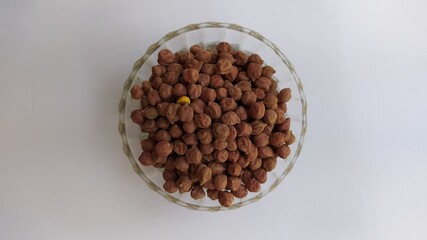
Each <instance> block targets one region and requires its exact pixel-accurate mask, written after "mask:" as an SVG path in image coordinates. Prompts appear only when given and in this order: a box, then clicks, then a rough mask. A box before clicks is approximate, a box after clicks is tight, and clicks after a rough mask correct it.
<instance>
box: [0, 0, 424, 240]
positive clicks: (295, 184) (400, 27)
mask: <svg viewBox="0 0 427 240" xmlns="http://www.w3.org/2000/svg"><path fill="white" fill-rule="evenodd" d="M209 20H211V21H223V22H232V23H238V24H241V25H243V26H245V27H248V28H251V29H254V30H256V31H259V32H261V33H262V34H263V35H264V36H265V37H267V38H268V39H270V40H271V41H272V42H274V43H276V44H277V45H278V46H279V47H280V48H281V49H282V51H283V52H284V53H285V54H286V55H287V56H288V58H289V59H290V60H291V61H292V62H293V64H294V65H295V67H296V70H297V72H298V73H299V75H300V77H301V79H302V81H303V83H304V87H305V91H306V95H307V101H308V104H309V112H308V131H307V135H306V143H305V146H304V148H303V151H302V155H301V157H300V158H299V160H298V162H297V164H296V166H295V168H294V170H293V171H292V172H291V174H290V175H289V176H288V177H287V178H286V179H285V181H284V182H283V183H282V184H281V185H280V186H279V187H278V188H277V189H276V190H275V191H273V192H272V193H271V194H269V195H267V196H266V197H265V198H263V199H262V200H261V201H260V202H257V203H255V204H252V205H249V206H246V207H244V208H241V209H238V210H236V211H227V212H219V213H208V212H196V211H190V210H188V209H185V208H182V207H180V206H176V205H173V204H171V203H169V202H167V201H166V200H164V199H163V198H162V197H161V196H160V195H158V194H157V193H155V192H153V191H151V190H150V189H149V188H148V187H147V186H146V185H145V184H144V183H143V181H142V179H140V178H139V176H137V175H136V174H135V173H134V172H133V170H132V167H131V165H130V163H129V161H128V160H127V159H126V157H125V155H124V154H123V152H122V147H121V140H120V137H119V134H118V131H117V123H118V112H117V105H118V102H119V98H120V95H121V92H122V84H123V82H124V80H125V79H126V78H127V77H128V75H129V73H130V70H131V67H132V65H133V63H134V61H136V60H137V59H138V58H139V57H141V56H142V55H143V53H144V52H145V50H146V49H147V47H148V46H149V45H150V44H151V43H153V42H155V41H157V40H158V39H160V38H161V37H162V36H163V35H164V34H166V33H168V32H169V31H172V30H175V29H177V28H180V27H183V26H185V25H187V24H189V23H197V22H204V21H209ZM426 95H427V2H426V1H424V0H419V1H415V0H413V1H403V0H401V1H395V0H377V1H371V0H361V1H353V0H344V1H342V0H325V1H317V0H285V1H209V2H208V1H183V0H181V1H170V2H166V1H141V0H134V1H101V0H99V1H71V0H64V1H43V0H39V1H26V2H25V1H14V0H1V1H0V239H2V240H3V239H4V240H15V239H16V240H18V239H37V240H38V239H193V238H194V239H307V240H312V239H318V240H319V239H338V240H341V239H357V240H360V239H417V240H418V239H427V157H426V156H427V140H426V138H427V107H426V103H427V97H426Z"/></svg>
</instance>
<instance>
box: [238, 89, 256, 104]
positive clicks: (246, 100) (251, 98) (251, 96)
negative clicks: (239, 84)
mask: <svg viewBox="0 0 427 240" xmlns="http://www.w3.org/2000/svg"><path fill="white" fill-rule="evenodd" d="M256 100H257V96H256V95H255V93H254V92H252V91H248V92H245V93H243V95H242V103H243V104H244V105H246V106H250V105H252V104H254V103H256Z"/></svg>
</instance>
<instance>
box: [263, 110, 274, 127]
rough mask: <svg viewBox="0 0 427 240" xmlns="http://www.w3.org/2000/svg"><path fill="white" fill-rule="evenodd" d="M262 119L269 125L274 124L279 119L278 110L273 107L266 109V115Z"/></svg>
mask: <svg viewBox="0 0 427 240" xmlns="http://www.w3.org/2000/svg"><path fill="white" fill-rule="evenodd" d="M262 120H263V121H264V122H265V123H267V124H269V125H274V124H275V123H276V120H277V113H276V111H275V110H273V109H267V110H265V113H264V117H263V118H262Z"/></svg>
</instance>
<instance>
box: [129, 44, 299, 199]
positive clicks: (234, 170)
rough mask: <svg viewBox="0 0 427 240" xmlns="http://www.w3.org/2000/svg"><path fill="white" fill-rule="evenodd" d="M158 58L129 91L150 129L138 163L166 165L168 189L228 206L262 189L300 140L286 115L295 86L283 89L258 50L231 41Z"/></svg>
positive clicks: (136, 115) (138, 117) (137, 117)
mask: <svg viewBox="0 0 427 240" xmlns="http://www.w3.org/2000/svg"><path fill="white" fill-rule="evenodd" d="M157 61H158V65H156V66H153V67H152V75H151V77H150V79H149V80H146V81H143V82H142V84H141V85H134V86H133V87H132V88H131V90H130V93H131V96H132V98H133V99H135V100H140V102H141V107H140V108H139V109H135V110H134V111H133V112H132V114H131V119H132V121H133V122H135V123H136V124H139V125H140V126H141V130H142V131H143V132H147V133H148V138H147V139H145V140H142V141H141V147H142V150H143V151H142V153H141V155H140V156H139V161H140V163H141V164H142V165H144V166H152V167H156V168H160V169H163V178H164V180H165V183H164V185H163V188H164V190H165V191H166V192H169V193H175V192H177V191H179V193H181V194H183V193H185V192H190V194H191V197H192V198H194V199H201V198H203V197H205V196H206V195H207V196H208V197H209V198H210V199H212V200H218V201H219V203H220V204H221V205H222V206H224V207H229V206H231V205H232V203H233V201H234V198H235V197H236V198H244V197H246V196H247V194H248V192H258V191H260V188H261V186H260V184H263V183H265V182H266V181H267V175H268V174H267V173H268V172H270V171H272V170H273V169H274V168H275V167H276V163H277V157H281V158H286V157H288V156H289V154H290V152H291V150H290V148H289V145H291V144H292V143H293V142H294V141H295V136H294V135H293V134H292V131H291V130H290V123H291V122H290V119H289V118H287V117H286V110H287V107H286V102H288V101H289V100H290V98H291V90H290V89H289V88H285V89H281V90H280V91H279V90H278V89H277V82H276V81H275V80H273V79H272V76H273V74H274V73H275V70H274V69H273V68H272V67H270V66H265V65H264V64H263V63H264V62H263V60H262V59H261V57H260V56H259V55H257V54H251V55H248V54H246V53H244V52H242V51H236V50H234V49H233V48H232V47H231V45H230V44H229V43H227V42H221V43H219V44H218V45H217V46H216V49H204V48H203V47H202V46H200V45H194V46H192V47H191V48H190V51H180V52H176V53H173V52H171V51H170V50H168V49H163V50H161V51H160V52H159V54H158V60H157Z"/></svg>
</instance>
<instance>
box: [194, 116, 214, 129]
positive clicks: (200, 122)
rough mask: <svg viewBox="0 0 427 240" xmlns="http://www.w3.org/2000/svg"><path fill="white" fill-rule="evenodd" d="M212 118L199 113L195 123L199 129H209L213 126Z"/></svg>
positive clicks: (195, 117)
mask: <svg viewBox="0 0 427 240" xmlns="http://www.w3.org/2000/svg"><path fill="white" fill-rule="evenodd" d="M211 121H212V120H211V118H210V117H209V116H208V115H207V114H204V113H197V114H195V115H194V122H195V123H196V126H197V127H198V128H208V127H210V126H211Z"/></svg>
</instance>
